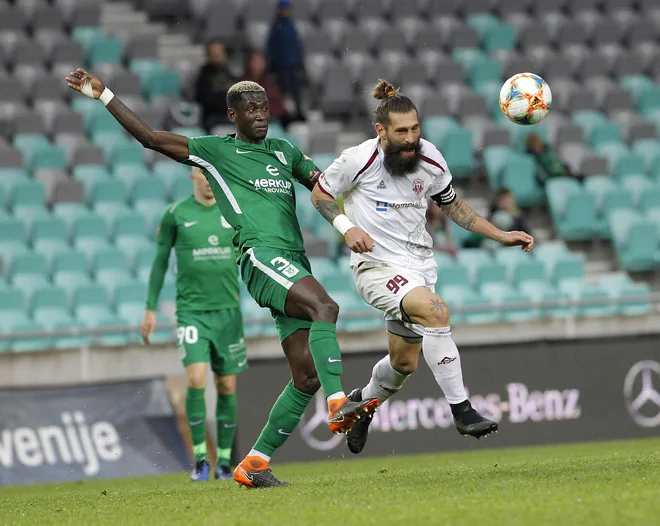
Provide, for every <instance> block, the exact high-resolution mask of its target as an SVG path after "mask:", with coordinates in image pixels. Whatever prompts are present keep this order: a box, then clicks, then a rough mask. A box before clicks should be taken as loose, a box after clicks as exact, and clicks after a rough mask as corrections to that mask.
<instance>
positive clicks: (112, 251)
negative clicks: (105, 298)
mask: <svg viewBox="0 0 660 526" xmlns="http://www.w3.org/2000/svg"><path fill="white" fill-rule="evenodd" d="M92 267H93V274H94V277H95V279H96V282H97V283H100V284H101V285H103V287H104V288H105V289H106V291H107V292H108V295H109V296H112V295H113V294H114V292H115V290H116V289H117V287H119V286H122V285H131V286H136V284H135V280H134V278H133V275H132V273H131V271H130V268H131V266H130V265H129V261H128V257H127V256H126V254H124V252H123V251H122V250H120V249H118V248H108V249H105V250H103V251H101V252H98V253H97V254H96V256H95V258H94V264H93V265H92Z"/></svg>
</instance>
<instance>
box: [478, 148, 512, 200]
mask: <svg viewBox="0 0 660 526" xmlns="http://www.w3.org/2000/svg"><path fill="white" fill-rule="evenodd" d="M513 155H514V152H513V150H511V148H509V147H508V146H489V147H488V148H486V149H485V150H484V154H483V158H484V168H485V170H486V177H487V179H488V185H489V186H490V188H491V190H497V189H499V188H500V187H501V173H502V172H503V171H504V167H505V166H506V165H507V163H508V162H509V159H510V158H511V157H512V156H513Z"/></svg>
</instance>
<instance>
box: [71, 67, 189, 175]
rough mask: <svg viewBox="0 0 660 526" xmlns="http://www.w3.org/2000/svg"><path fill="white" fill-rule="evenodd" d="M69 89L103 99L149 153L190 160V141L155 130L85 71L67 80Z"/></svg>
mask: <svg viewBox="0 0 660 526" xmlns="http://www.w3.org/2000/svg"><path fill="white" fill-rule="evenodd" d="M66 81H67V84H68V86H69V87H70V88H71V89H73V90H75V91H79V92H80V93H82V94H84V95H87V96H88V97H90V98H93V99H101V100H102V101H103V103H104V104H105V105H106V108H107V109H108V111H109V112H110V113H111V114H112V116H113V117H114V118H115V119H117V121H118V122H119V124H121V125H122V126H123V127H124V128H125V129H126V131H127V132H128V133H130V134H131V135H132V136H133V137H135V138H136V139H137V140H138V141H139V142H140V144H142V146H144V147H145V148H148V149H149V150H154V151H156V152H159V153H162V154H164V155H167V156H168V157H170V158H172V159H174V160H175V161H178V162H183V161H186V160H187V159H188V139H187V138H186V137H184V136H183V135H177V134H176V133H170V132H162V131H154V129H153V128H152V127H151V126H149V124H147V123H146V122H145V121H143V120H142V119H141V118H140V117H138V116H137V115H136V114H135V113H134V112H133V111H132V110H131V109H130V108H128V107H127V106H126V105H125V104H124V103H123V102H122V101H120V100H119V98H117V97H116V96H114V94H113V93H112V92H111V91H110V90H108V89H107V88H106V87H105V85H104V84H103V82H101V79H99V78H98V77H97V76H96V75H92V74H91V73H88V72H87V71H85V70H84V69H82V68H78V69H77V70H76V71H73V72H71V75H70V76H68V77H67V78H66Z"/></svg>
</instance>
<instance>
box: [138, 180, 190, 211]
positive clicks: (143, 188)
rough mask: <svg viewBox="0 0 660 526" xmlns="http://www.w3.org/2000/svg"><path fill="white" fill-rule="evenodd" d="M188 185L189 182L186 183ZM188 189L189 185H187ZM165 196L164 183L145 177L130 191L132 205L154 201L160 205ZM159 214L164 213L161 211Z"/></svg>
mask: <svg viewBox="0 0 660 526" xmlns="http://www.w3.org/2000/svg"><path fill="white" fill-rule="evenodd" d="M187 182H188V183H189V181H187ZM189 187H190V184H189ZM166 196H167V188H166V186H165V183H164V182H163V181H161V180H160V179H157V178H155V177H146V178H142V179H138V180H137V181H135V184H134V185H133V190H132V199H133V203H135V204H137V203H139V202H145V201H156V202H158V203H162V202H163V201H165V198H166ZM161 212H164V210H162V211H161Z"/></svg>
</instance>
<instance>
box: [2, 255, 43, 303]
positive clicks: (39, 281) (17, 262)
mask: <svg viewBox="0 0 660 526" xmlns="http://www.w3.org/2000/svg"><path fill="white" fill-rule="evenodd" d="M8 276H9V278H10V280H11V283H12V285H13V286H14V288H17V289H20V290H22V291H23V292H25V293H26V294H31V293H32V292H33V291H34V290H36V289H38V288H39V287H44V286H47V285H48V279H47V276H48V264H47V262H46V258H45V257H44V256H42V255H41V254H24V255H20V256H16V257H15V258H14V259H13V261H12V263H11V266H10V267H9V272H8Z"/></svg>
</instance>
